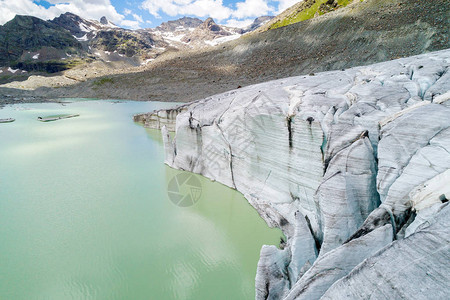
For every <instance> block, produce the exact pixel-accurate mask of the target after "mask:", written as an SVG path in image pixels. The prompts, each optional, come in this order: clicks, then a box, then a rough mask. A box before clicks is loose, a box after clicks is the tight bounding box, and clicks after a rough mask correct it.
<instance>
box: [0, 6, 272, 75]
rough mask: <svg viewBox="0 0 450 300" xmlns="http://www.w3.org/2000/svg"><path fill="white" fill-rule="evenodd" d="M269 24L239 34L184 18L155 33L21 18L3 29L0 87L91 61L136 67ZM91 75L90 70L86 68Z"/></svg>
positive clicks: (70, 17)
mask: <svg viewBox="0 0 450 300" xmlns="http://www.w3.org/2000/svg"><path fill="white" fill-rule="evenodd" d="M268 19H270V17H261V18H257V19H255V21H254V22H253V23H252V24H251V25H250V26H249V27H247V28H245V29H239V28H231V27H226V26H222V25H218V24H216V23H215V22H214V20H212V19H207V20H206V21H202V20H200V19H197V18H190V17H184V18H181V19H178V20H174V21H169V22H164V23H162V24H161V25H160V26H158V27H156V28H149V29H140V30H128V29H123V28H119V27H118V26H116V25H115V24H113V23H111V22H110V21H108V20H107V19H106V18H105V17H102V18H101V19H100V21H96V20H86V19H83V18H81V17H79V16H77V15H75V14H73V13H64V14H62V15H60V16H59V17H57V18H54V19H53V20H50V21H44V20H40V19H37V18H34V17H29V16H17V17H16V18H15V19H14V20H12V21H11V22H9V23H7V24H5V26H1V27H0V54H2V56H1V57H0V68H1V67H6V68H4V69H2V72H1V73H0V74H1V75H0V83H4V82H9V81H14V80H19V81H21V80H24V79H26V78H27V77H29V76H31V75H36V74H39V75H41V74H44V73H46V72H49V73H53V72H59V71H62V70H65V69H68V68H72V67H74V66H77V65H80V64H81V65H83V64H85V63H90V62H93V61H102V62H105V63H111V66H110V67H111V69H117V68H122V69H124V68H125V69H127V68H129V67H137V66H140V65H145V64H148V63H149V62H151V61H153V60H154V59H156V58H157V57H158V56H160V55H161V54H162V53H164V52H166V51H169V52H170V51H180V50H187V49H198V48H202V47H210V46H215V45H218V44H220V43H223V42H226V41H229V40H232V39H236V38H238V37H240V36H241V35H242V34H244V33H246V32H250V31H252V30H254V29H256V28H258V27H259V26H261V25H262V24H264V23H265V22H267V21H268ZM36 32H37V33H38V34H35V33H36ZM8 67H12V68H13V69H12V70H13V71H10V69H8ZM89 69H92V68H91V66H86V70H89ZM14 70H18V72H17V71H14ZM27 71H33V72H31V73H27ZM87 72H89V71H87ZM111 72H112V73H115V72H116V71H111ZM102 73H103V72H102ZM19 74H20V76H19ZM86 77H91V76H86Z"/></svg>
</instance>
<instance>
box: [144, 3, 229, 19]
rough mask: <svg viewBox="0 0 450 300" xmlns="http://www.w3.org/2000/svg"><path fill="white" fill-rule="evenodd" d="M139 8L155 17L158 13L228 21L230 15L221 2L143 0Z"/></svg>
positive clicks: (227, 8)
mask: <svg viewBox="0 0 450 300" xmlns="http://www.w3.org/2000/svg"><path fill="white" fill-rule="evenodd" d="M141 7H142V8H143V9H146V10H147V11H148V12H149V13H150V14H152V15H153V16H155V17H157V18H158V17H160V15H159V14H160V12H163V13H165V14H167V15H169V16H172V17H174V16H178V15H193V16H197V17H207V16H208V17H212V18H214V19H216V20H219V21H220V20H225V19H228V18H229V17H230V15H231V13H232V10H231V9H230V8H229V7H226V6H224V5H223V3H222V0H145V1H144V2H143V3H142V5H141Z"/></svg>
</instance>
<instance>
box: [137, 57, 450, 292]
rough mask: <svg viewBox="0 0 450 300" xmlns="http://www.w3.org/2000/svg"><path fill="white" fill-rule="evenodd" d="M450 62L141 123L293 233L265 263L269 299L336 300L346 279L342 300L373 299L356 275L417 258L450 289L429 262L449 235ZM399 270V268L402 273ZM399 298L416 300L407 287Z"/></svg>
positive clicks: (395, 67)
mask: <svg viewBox="0 0 450 300" xmlns="http://www.w3.org/2000/svg"><path fill="white" fill-rule="evenodd" d="M449 57H450V50H444V51H440V52H434V53H429V54H424V55H420V56H415V57H410V58H405V59H399V60H394V61H389V62H384V63H380V64H375V65H371V66H365V67H357V68H352V69H348V70H345V71H331V72H326V73H320V74H310V76H299V77H292V78H285V79H282V80H277V81H270V82H266V83H263V84H258V85H254V86H249V87H246V88H242V89H239V90H234V91H230V92H227V93H223V94H220V95H216V96H213V97H210V98H207V99H203V100H199V101H196V102H192V103H190V104H185V105H183V106H180V107H179V108H176V109H174V110H170V111H157V112H153V113H150V114H146V115H142V116H137V117H136V119H137V120H140V121H142V122H143V123H144V124H146V125H147V126H150V127H154V128H160V127H163V128H164V130H163V133H164V134H163V137H164V145H165V148H166V153H167V155H166V163H167V164H168V165H170V166H172V167H174V168H179V169H184V170H189V171H192V172H195V173H199V174H202V175H204V176H206V177H208V178H211V179H213V180H217V181H219V182H221V183H223V184H226V185H228V186H230V187H232V188H234V189H237V190H238V191H240V192H242V193H243V194H244V195H245V197H246V198H247V199H248V201H249V202H250V204H251V205H253V206H254V207H255V209H257V211H258V212H259V213H260V215H261V217H262V218H264V220H266V222H267V223H268V224H269V225H270V226H277V227H279V228H281V229H282V230H283V231H284V233H285V235H286V237H287V243H286V245H285V247H284V249H283V250H279V249H277V248H276V247H275V246H265V247H264V248H263V249H262V250H261V260H260V262H259V264H258V271H257V277H256V294H257V299H283V298H286V299H320V298H321V297H322V296H324V295H326V297H329V298H333V299H334V294H333V293H334V292H333V291H337V290H338V288H333V284H335V283H336V282H343V281H344V280H345V285H348V288H347V289H345V290H343V291H344V292H342V293H337V294H336V295H341V296H342V297H344V296H345V295H350V296H349V297H350V298H352V297H353V296H352V295H356V294H355V293H359V294H361V295H369V294H370V293H369V290H370V289H373V286H370V285H368V287H367V289H365V288H364V287H363V286H362V285H363V280H364V278H365V277H364V276H366V275H361V274H363V272H361V273H358V272H357V271H356V270H358V268H362V267H361V266H364V264H365V261H371V260H374V261H377V262H378V261H379V263H380V266H383V271H381V269H380V271H379V272H384V273H383V274H390V273H393V272H395V269H393V268H394V266H396V264H397V265H398V266H400V265H401V264H402V263H405V264H406V263H407V261H408V255H409V254H408V253H409V252H408V251H412V252H411V253H413V254H412V255H415V257H419V258H420V257H427V258H429V259H430V260H432V261H431V262H430V264H431V265H437V264H438V263H440V265H441V268H442V270H443V271H439V272H435V273H433V274H435V275H436V276H437V277H436V279H435V280H436V281H437V282H448V281H447V278H446V276H447V275H445V274H443V272H444V273H445V272H447V273H450V264H449V260H448V259H445V260H441V259H440V258H439V257H438V256H434V255H429V256H425V255H424V253H425V252H426V251H425V250H424V251H425V252H424V251H422V250H420V249H425V248H426V249H428V248H427V247H429V246H428V245H427V246H424V245H422V243H428V242H429V241H432V237H431V235H432V234H431V235H430V234H429V233H428V232H427V233H425V232H424V233H421V232H422V231H421V230H424V228H425V227H426V226H428V225H429V224H430V223H433V224H436V225H432V226H435V227H430V228H445V226H444V225H445V222H446V221H445V220H446V219H448V217H446V216H448V214H447V213H445V212H446V210H444V209H441V206H442V205H445V204H443V203H446V202H447V201H448V199H449V198H450V190H449V186H450V185H449V184H448V182H450V181H449V180H450V173H449V170H450V151H449V149H450V101H448V100H450V93H449V90H450V81H449V80H448V79H449V78H448V69H449V67H450V59H449ZM164 125H165V126H164ZM173 129H174V130H175V131H176V137H175V139H174V140H172V139H171V138H170V136H169V135H168V130H173ZM438 214H439V215H441V217H438ZM415 218H416V219H415ZM439 230H441V229H439ZM442 230H443V229H442ZM433 238H435V239H438V240H436V241H434V242H433V243H434V244H435V245H438V246H439V247H441V246H442V245H444V244H445V243H447V245H448V242H446V240H445V239H444V238H443V239H442V240H439V238H436V235H434V237H433ZM394 240H397V241H395V242H393V241H394ZM415 244H417V250H408V249H409V248H414V247H415V246H414V245H415ZM395 245H398V246H395ZM424 247H425V248H424ZM430 247H431V246H430ZM442 247H443V246H442ZM442 247H441V248H439V249H441V250H439V251H441V253H444V252H445V248H442ZM382 249H384V250H382ZM386 249H389V250H386ZM379 251H380V252H379ZM383 251H385V252H386V253H388V254H386V256H383V255H380V253H382V252H383ZM447 254H448V250H447ZM392 257H399V259H398V261H396V262H395V263H394V264H393V265H392V267H391V266H390V264H389V262H388V260H389V259H390V258H392ZM416 265H417V268H423V266H425V265H423V266H422V264H420V263H417V264H416ZM411 268H413V267H411ZM414 268H415V267H414ZM361 270H364V272H366V273H367V274H369V273H370V272H371V270H370V268H369V267H364V268H362V269H361ZM364 274H365V273H364ZM408 274H410V273H409V272H407V273H406V275H405V276H406V278H407V277H408V276H415V275H408ZM411 274H413V273H411ZM367 276H369V275H367ZM370 276H376V274H372V275H370ZM370 276H369V277H370ZM344 277H345V279H342V278H344ZM339 280H341V281H339ZM375 281H376V279H373V280H372V282H375ZM353 282H354V283H355V287H356V288H355V289H354V288H353V287H352V284H353ZM399 282H400V281H399ZM411 282H412V283H414V285H415V287H414V289H416V288H420V289H423V290H424V291H425V292H424V294H426V290H427V289H429V288H430V287H433V286H436V288H437V289H438V290H437V291H435V294H436V295H438V296H439V295H441V294H442V293H445V289H444V285H442V284H435V285H428V283H427V281H423V282H421V281H420V280H418V279H417V280H412V281H411ZM337 284H338V283H336V285H337ZM381 284H384V285H385V286H383V287H382V288H380V290H382V289H384V288H387V286H388V284H389V279H388V278H387V277H386V280H385V281H382V283H381ZM342 285H344V283H342ZM330 288H331V289H330ZM396 288H397V289H398V293H399V294H401V293H403V290H405V291H406V290H408V292H405V294H407V295H413V293H412V292H410V291H409V289H410V288H411V289H412V287H411V285H410V284H408V283H407V279H405V281H404V282H403V281H402V284H401V285H400V283H399V284H398V285H396ZM360 289H361V291H359V290H360ZM414 289H412V290H414ZM355 291H358V292H355ZM359 294H358V295H359ZM343 295H344V296H343ZM338 298H339V297H338ZM411 299H412V298H411Z"/></svg>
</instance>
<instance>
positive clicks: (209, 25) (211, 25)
mask: <svg viewBox="0 0 450 300" xmlns="http://www.w3.org/2000/svg"><path fill="white" fill-rule="evenodd" d="M200 28H201V29H206V30H209V31H220V30H221V28H220V26H219V25H217V24H216V22H214V20H213V18H208V19H206V20H205V21H204V22H203V23H202V24H201V25H200Z"/></svg>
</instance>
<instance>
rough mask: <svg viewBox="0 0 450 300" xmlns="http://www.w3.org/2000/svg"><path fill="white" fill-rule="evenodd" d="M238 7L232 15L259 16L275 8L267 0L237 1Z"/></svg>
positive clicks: (239, 17) (240, 16) (242, 16)
mask: <svg viewBox="0 0 450 300" xmlns="http://www.w3.org/2000/svg"><path fill="white" fill-rule="evenodd" d="M236 8H237V9H236V10H235V11H234V12H233V14H232V15H233V17H236V18H238V19H242V18H248V17H259V16H262V15H266V14H268V13H269V12H272V11H273V10H274V9H273V8H272V7H270V6H269V4H268V1H266V0H245V1H244V2H237V3H236Z"/></svg>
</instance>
